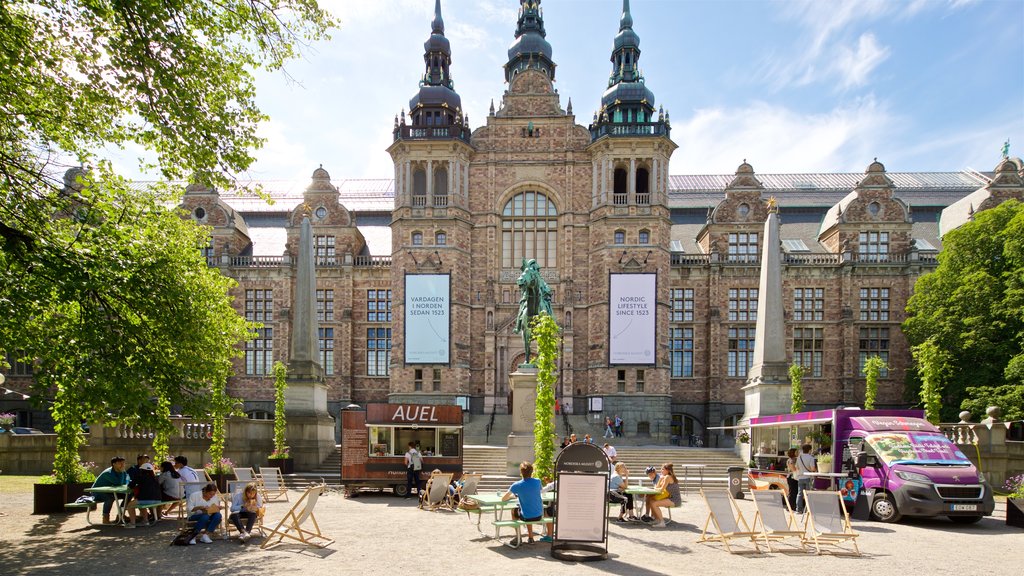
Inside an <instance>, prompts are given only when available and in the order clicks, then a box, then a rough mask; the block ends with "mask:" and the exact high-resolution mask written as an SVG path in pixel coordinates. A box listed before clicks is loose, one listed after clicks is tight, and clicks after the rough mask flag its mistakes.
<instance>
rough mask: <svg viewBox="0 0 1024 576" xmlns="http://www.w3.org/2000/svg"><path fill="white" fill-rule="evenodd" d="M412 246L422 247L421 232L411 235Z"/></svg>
mask: <svg viewBox="0 0 1024 576" xmlns="http://www.w3.org/2000/svg"><path fill="white" fill-rule="evenodd" d="M412 245H413V246H423V233H422V232H413V233H412Z"/></svg>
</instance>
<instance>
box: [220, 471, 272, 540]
mask: <svg viewBox="0 0 1024 576" xmlns="http://www.w3.org/2000/svg"><path fill="white" fill-rule="evenodd" d="M249 470H250V471H252V469H251V468H250V469H249ZM251 482H252V481H249V482H246V481H242V480H229V481H228V491H227V493H225V494H224V511H223V516H224V528H225V531H226V533H227V536H228V537H229V538H230V537H231V533H232V532H237V531H238V530H236V529H235V525H234V524H232V523H231V522H230V521H229V520H230V517H231V502H232V501H233V500H234V498H235V495H236V494H241V493H242V492H244V491H245V487H246V486H248V485H249V484H250V483H251ZM256 493H257V494H259V488H257V490H256ZM260 498H261V499H262V500H263V506H264V507H263V508H261V509H260V513H259V515H258V516H257V517H256V523H255V524H253V526H254V527H255V529H256V530H259V531H260V536H263V537H266V535H267V533H266V532H265V531H264V530H263V515H264V513H265V512H266V510H267V508H266V505H267V500H266V499H265V498H263V497H262V495H260Z"/></svg>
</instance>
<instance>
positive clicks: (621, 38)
mask: <svg viewBox="0 0 1024 576" xmlns="http://www.w3.org/2000/svg"><path fill="white" fill-rule="evenodd" d="M624 46H632V47H634V48H637V47H638V46H640V36H638V35H637V33H636V32H633V29H632V28H626V29H625V30H620V31H619V33H618V34H616V35H615V46H614V47H613V48H612V50H618V49H619V48H622V47H624Z"/></svg>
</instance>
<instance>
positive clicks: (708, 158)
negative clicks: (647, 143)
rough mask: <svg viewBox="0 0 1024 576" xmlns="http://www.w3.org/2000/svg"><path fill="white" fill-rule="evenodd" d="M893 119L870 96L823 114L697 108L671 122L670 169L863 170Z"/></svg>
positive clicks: (881, 148)
mask: <svg viewBox="0 0 1024 576" xmlns="http://www.w3.org/2000/svg"><path fill="white" fill-rule="evenodd" d="M895 123H896V122H895V120H894V119H893V118H891V117H890V115H889V114H888V112H887V111H886V109H885V107H884V106H882V105H880V104H879V103H878V102H876V101H875V100H874V99H873V98H863V99H860V100H858V101H856V102H854V103H852V104H850V105H848V106H846V107H842V108H837V109H835V110H832V111H830V112H828V113H825V114H800V113H799V112H796V111H793V110H791V109H789V108H785V107H781V106H774V105H770V104H767V103H764V102H755V103H752V104H751V105H749V106H747V107H744V108H735V109H726V108H710V109H704V110H698V111H697V112H696V114H695V115H694V116H693V117H692V118H691V119H689V120H687V121H685V122H683V123H679V122H678V119H677V122H676V123H675V124H674V125H673V127H672V139H673V140H675V141H676V143H678V144H679V150H677V151H676V152H675V154H673V156H672V157H673V162H672V167H671V173H672V174H715V173H720V174H731V173H733V172H735V170H736V167H737V166H739V164H740V163H741V162H742V161H743V160H744V159H746V160H747V161H748V162H750V163H751V164H752V165H753V166H754V169H755V170H757V171H759V172H765V173H786V172H834V171H845V170H854V171H856V170H862V169H863V168H864V166H867V165H868V164H869V163H870V162H871V158H873V157H875V156H878V157H880V158H881V157H883V156H884V154H885V139H886V134H887V130H889V128H891V127H892V125H893V124H895ZM848 158H849V159H852V160H849V161H847V160H845V159H848Z"/></svg>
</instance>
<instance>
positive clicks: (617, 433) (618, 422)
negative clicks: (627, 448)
mask: <svg viewBox="0 0 1024 576" xmlns="http://www.w3.org/2000/svg"><path fill="white" fill-rule="evenodd" d="M615 437H616V438H622V417H621V416H619V415H618V414H616V415H615Z"/></svg>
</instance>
